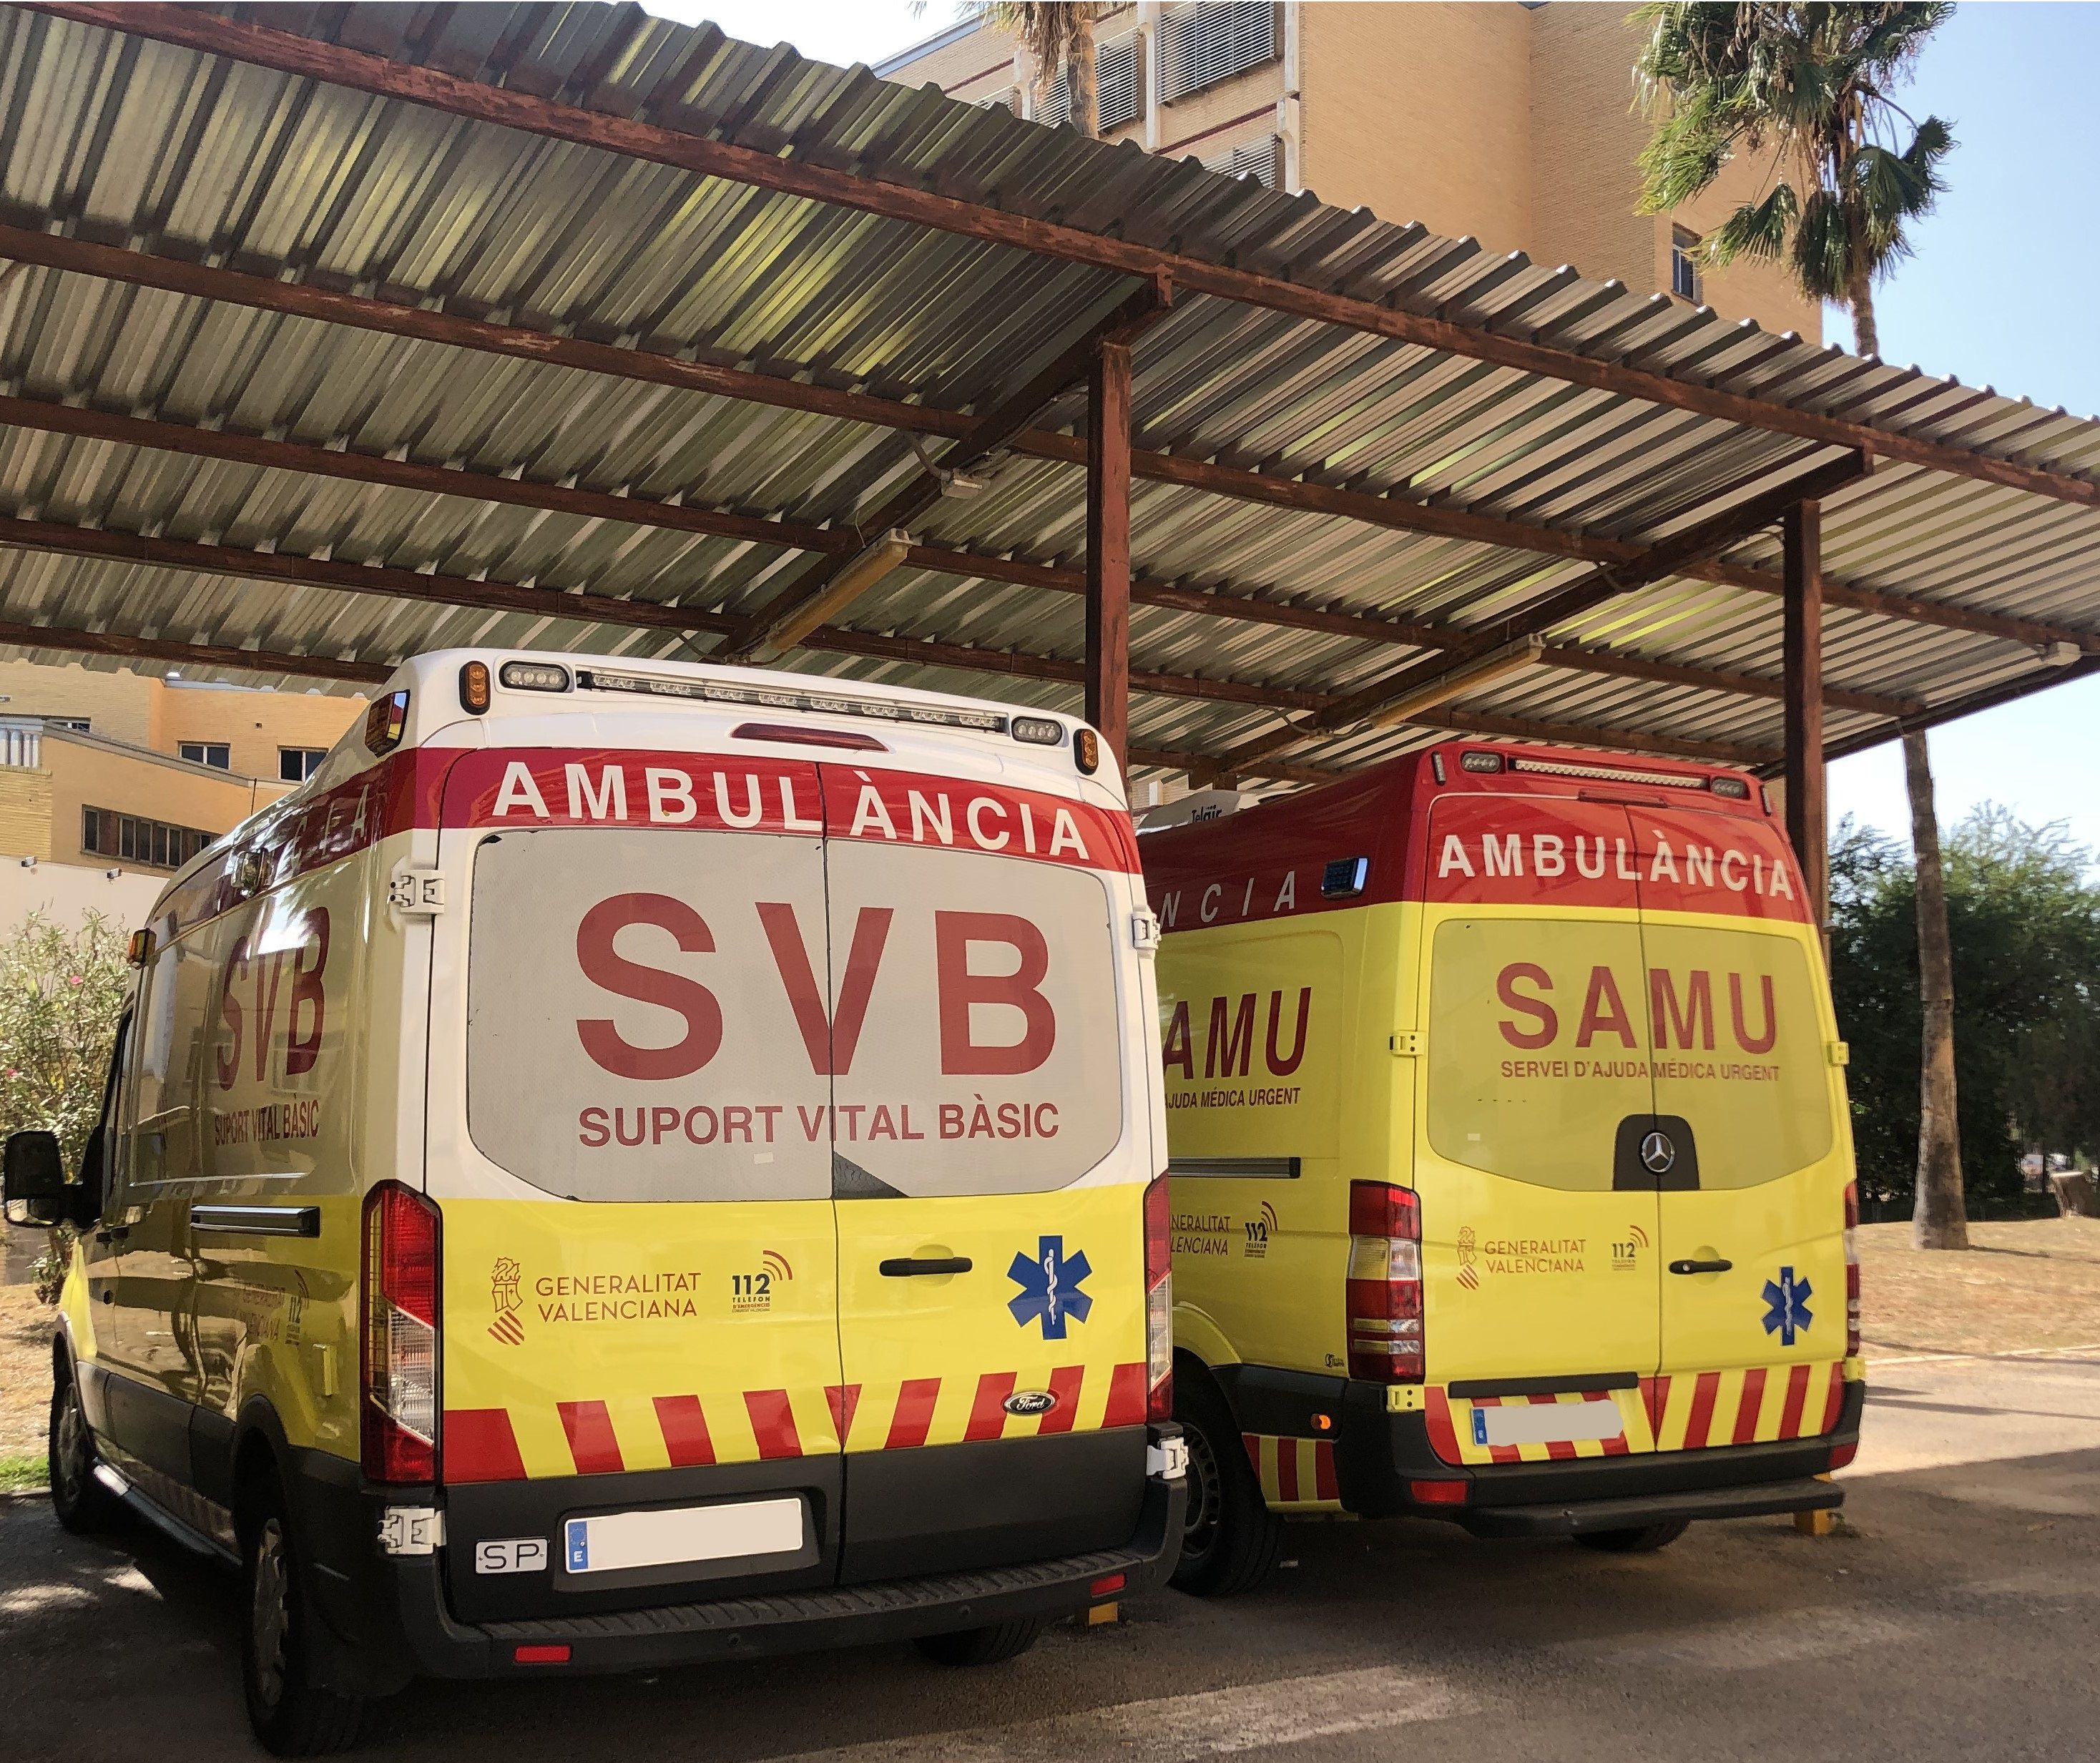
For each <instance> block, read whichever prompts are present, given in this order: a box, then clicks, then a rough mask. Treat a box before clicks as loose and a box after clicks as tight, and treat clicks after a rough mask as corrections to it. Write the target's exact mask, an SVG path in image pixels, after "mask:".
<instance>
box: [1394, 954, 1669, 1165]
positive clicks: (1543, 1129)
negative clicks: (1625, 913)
mask: <svg viewBox="0 0 2100 1763" xmlns="http://www.w3.org/2000/svg"><path fill="white" fill-rule="evenodd" d="M1642 979H1643V975H1642V969H1641V932H1640V927H1639V925H1638V924H1637V923H1630V922H1629V923H1608V922H1605V921H1603V920H1598V919H1536V918H1524V919H1489V918H1482V919H1449V920H1448V921H1446V922H1445V923H1443V924H1440V925H1439V926H1438V927H1437V928H1436V936H1435V938H1434V941H1433V942H1432V959H1431V967H1430V981H1429V1047H1428V1052H1429V1121H1428V1126H1429V1143H1430V1147H1431V1148H1432V1149H1433V1150H1434V1151H1435V1152H1436V1154H1437V1155H1438V1156H1439V1157H1446V1158H1448V1159H1449V1160H1450V1161H1452V1162H1454V1163H1463V1164H1466V1165H1467V1166H1469V1167H1471V1168H1473V1169H1478V1170H1487V1171H1488V1172H1489V1173H1490V1174H1492V1175H1507V1176H1512V1177H1514V1178H1515V1179H1517V1180H1519V1181H1526V1182H1532V1183H1537V1185H1538V1186H1541V1187H1544V1188H1575V1189H1587V1188H1610V1187H1611V1185H1612V1146H1613V1141H1614V1139H1616V1137H1617V1132H1618V1126H1619V1122H1621V1120H1623V1119H1625V1118H1626V1116H1628V1115H1629V1114H1646V1113H1649V1112H1650V1111H1651V1110H1652V1108H1653V1105H1654V1104H1653V1100H1652V1091H1651V1088H1650V1086H1649V1082H1648V999H1647V995H1646V991H1645V988H1644V987H1643V984H1642Z"/></svg>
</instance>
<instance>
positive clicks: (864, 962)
mask: <svg viewBox="0 0 2100 1763" xmlns="http://www.w3.org/2000/svg"><path fill="white" fill-rule="evenodd" d="M1156 941H1157V939H1156V932H1155V928H1154V919H1153V918H1152V916H1151V915H1150V913H1149V911H1148V910H1146V908H1145V896H1144V890H1143V885H1142V883H1141V880H1140V876H1139V874H1138V867H1137V857H1136V845H1135V840H1134V837H1133V835H1132V831H1131V826H1130V822H1129V820H1128V818H1127V814H1126V813H1125V809H1124V803H1123V785H1122V782H1121V780H1120V779H1119V778H1117V777H1116V776H1115V775H1114V766H1113V764H1112V763H1110V762H1105V761H1104V760H1102V758H1101V752H1100V747H1099V743H1098V741H1097V738H1096V734H1095V732H1094V731H1093V730H1092V729H1089V728H1087V727H1085V726H1083V725H1076V724H1074V723H1073V722H1072V721H1069V720H1067V719H1065V718H1063V717H1060V716H1042V715H1025V714H1017V713H1014V712H1011V711H1009V710H1008V709H1005V708H1003V707H999V706H998V705H995V704H990V703H977V702H974V701H971V700H968V699H956V698H950V697H942V696H937V695H934V694H928V693H924V692H911V691H903V690H890V689H888V688H877V687H866V688H863V687H858V686H846V685H840V686H837V687H833V686H831V685H827V684H824V683H822V682H819V681H810V680H807V679H803V678H799V677H792V676H786V675H768V674H764V673H759V672H747V671H739V670H735V669H728V668H708V667H701V666H692V665H681V664H677V663H668V662H655V661H651V662H643V661H633V662H629V661H624V660H621V661H614V660H607V659H603V658H588V657H582V656H567V655H514V654H502V653H458V652H455V653H446V654H437V655H426V656H422V657H421V658H419V659H415V660H412V661H411V662H408V663H406V664H404V667H403V668H401V669H400V670H399V672H398V673H396V674H395V677H394V678H393V679H392V681H390V683H389V684H388V685H386V687H385V688H384V689H383V690H381V691H380V692H379V694H378V695H377V699H375V700H374V702H373V705H372V707H371V712H370V715H369V716H368V719H367V720H366V721H364V723H363V724H362V725H360V727H358V728H357V729H354V730H353V731H352V732H351V734H349V735H347V736H346V737H345V738H344V740H343V741H342V743H341V744H340V745H338V746H337V747H336V748H335V749H334V751H333V752H331V753H330V754H329V756H328V758H327V760H326V761H325V762H324V765H322V766H321V768H320V770H319V771H318V772H317V773H316V774H315V776H314V777H313V778H311V779H310V780H309V781H308V782H307V783H306V784H305V785H304V786H303V787H302V788H300V789H299V790H298V791H294V792H293V794H291V795H290V796H288V797H286V798H285V800H282V801H280V802H279V803H277V804H274V805H272V806H271V807H270V808H267V809H264V810H263V811H262V813H259V814H258V815H256V816H255V817H254V818H252V819H251V820H249V822H246V823H245V824H244V825H243V826H240V828H238V829H236V831H234V832H232V834H230V835H227V837H226V838H225V839H223V840H221V841H219V842H218V844H214V846H212V847H210V848H209V849H208V850H206V851H205V853H203V855H202V856H201V857H199V858H197V859H196V861H194V862H192V863H191V864H190V865H188V867H186V868H185V869H183V870H182V871H181V872H180V873H179V875H176V876H175V878H174V880H173V881H172V882H171V883H170V885H169V887H168V888H167V889H166V891H165V893H164V894H163V895H162V896H161V899H160V901H159V903H158V904H157V906H156V907H155V908H154V910H153V913H152V918H151V920H150V923H149V928H148V929H147V930H146V931H144V932H142V933H140V936H139V938H138V939H137V940H136V943H135V960H136V961H137V963H138V971H137V976H136V982H135V989H134V993H133V996H132V998H131V1001H130V1004H129V1006H128V1007H127V1009H126V1013H125V1017H124V1021H123V1026H122V1029H121V1034H120V1036H119V1039H118V1042H117V1056H116V1060H115V1064H114V1067H113V1071H112V1073H111V1076H110V1080H109V1086H108V1100H107V1102H106V1104H105V1113H104V1120H103V1122H102V1125H101V1127H100V1129H99V1131H98V1132H97V1133H96V1135H95V1140H94V1143H93V1144H92V1146H91V1147H90V1151H89V1153H88V1155H87V1157H86V1169H85V1170H84V1171H83V1172H82V1179H80V1180H78V1181H77V1182H75V1181H66V1180H64V1179H63V1177H62V1175H61V1173H60V1170H58V1168H57V1154H56V1145H55V1141H54V1140H53V1139H51V1135H48V1134H26V1135H17V1136H16V1137H15V1139H11V1141H10V1142H9V1145H8V1148H7V1192H8V1197H9V1198H10V1200H11V1201H14V1202H16V1203H17V1204H16V1205H15V1207H14V1208H13V1209H12V1210H15V1211H20V1210H28V1211H29V1213H30V1214H32V1216H33V1217H34V1218H37V1219H44V1220H50V1219H60V1218H66V1219H73V1220H75V1221H77V1222H78V1223H79V1224H80V1225H81V1227H82V1237H81V1241H80V1243H79V1247H78V1251H77V1258H76V1260H75V1263H74V1265H73V1271H72V1274H71V1276H70V1278H69V1279H68V1282H67V1285H66V1287H65V1290H64V1298H63V1302H62V1307H61V1311H60V1320H59V1324H58V1328H57V1333H56V1338H55V1342H54V1349H55V1354H54V1369H55V1395H54V1400H53V1424H52V1428H51V1439H52V1443H51V1455H52V1465H51V1467H52V1476H51V1481H52V1496H53V1499H54V1501H55V1504H56V1505H57V1509H58V1514H59V1517H60V1519H61V1520H62V1521H63V1522H64V1523H66V1524H68V1526H70V1527H81V1526H83V1525H86V1524H90V1523H94V1522H95V1521H97V1520H98V1519H99V1518H104V1517H106V1516H108V1515H109V1514H110V1513H111V1511H112V1510H113V1508H114V1507H115V1506H116V1505H117V1504H118V1503H119V1502H121V1503H122V1504H125V1505H130V1506H131V1507H133V1508H135V1509H136V1510H137V1511H139V1513H141V1514H143V1515H144V1516H145V1517H147V1518H149V1519H151V1520H152V1522H154V1523H157V1524H159V1525H161V1527H164V1528H165V1529H167V1530H169V1531H170V1532H173V1533H174V1535H175V1536H178V1537H179V1538H181V1539H183V1540H186V1541H188V1542H190V1543H192V1544H193V1545H195V1546H196V1547H197V1548H199V1549H204V1550H207V1551H210V1552H214V1553H216V1554H222V1555H223V1556H225V1557H227V1558H229V1559H232V1560H237V1561H238V1562H240V1563H241V1565H242V1567H243V1570H244V1571H245V1574H246V1576H247V1584H248V1596H247V1598H246V1599H245V1602H244V1606H243V1608H244V1610H245V1611H247V1612H249V1622H248V1626H247V1634H246V1646H245V1672H246V1679H247V1695H248V1701H249V1709H250V1712H251V1715H252V1717H253V1719H254V1724H255V1726H256V1729H257V1731H258V1734H260V1735H261V1736H262V1739H263V1740H264V1742H265V1743H267V1744H268V1745H270V1746H271V1748H275V1749H277V1750H279V1751H280V1752H311V1751H314V1750H318V1749H326V1748H331V1747H333V1746H334V1745H337V1744H339V1743H346V1742H347V1741H348V1739H350V1737H351V1734H353V1732H354V1730H355V1725H356V1720H357V1717H358V1713H359V1711H360V1707H361V1705H362V1704H363V1703H364V1701H365V1699H368V1697H371V1696H373V1695H377V1694H382V1693H384V1692H386V1691H388V1690H392V1689H394V1688H395V1687H397V1686H399V1685H401V1684H403V1683H404V1682H405V1681H407V1680H408V1679H409V1678H410V1677H412V1676H414V1675H416V1674H419V1673H420V1674H427V1675H430V1676H435V1677H501V1676H508V1675H522V1674H528V1673H529V1674H535V1675H545V1674H558V1673H567V1672H599V1671H620V1670H627V1669H632V1668H656V1667H659V1666H662V1665H665V1664H673V1663H676V1662H679V1661H682V1660H688V1659H712V1658H719V1657H723V1656H739V1657H740V1656H743V1655H749V1654H752V1653H758V1652H764V1651H770V1650H774V1649H783V1648H787V1647H796V1646H812V1645H819V1644H830V1643H835V1642H859V1641H870V1640H876V1639H881V1638H885V1637H911V1638H914V1639H915V1640H917V1641H918V1642H920V1645H921V1646H922V1647H923V1648H924V1650H925V1651H928V1652H929V1654H931V1655H933V1656H934V1657H936V1658H937V1659H944V1660H948V1661H953V1662H958V1663H984V1662H989V1661H990V1660H993V1659H999V1658H1003V1657H1006V1656H1008V1655H1011V1654H1012V1653H1014V1652H1017V1651H1020V1649H1021V1647H1023V1646H1026V1644H1027V1643H1028V1642H1029V1641H1030V1639H1032V1638H1033V1637H1034V1635H1035V1632H1036V1629H1038V1628H1039V1625H1040V1624H1042V1623H1043V1621H1044V1620H1047V1619H1049V1618H1052V1617H1057V1616H1060V1615H1066V1614H1069V1613H1072V1612H1074V1611H1083V1610H1086V1609H1087V1608H1089V1607H1092V1605H1093V1604H1095V1603H1097V1602H1105V1601H1108V1600H1112V1599H1114V1598H1118V1597H1121V1596H1124V1595H1127V1594H1128V1593H1133V1592H1136V1591H1138V1590H1140V1589H1143V1588H1144V1587H1145V1586H1146V1585H1148V1584H1152V1583H1154V1582H1155V1581H1156V1580H1158V1579H1159V1577H1160V1576H1162V1574H1163V1573H1164V1571H1167V1568H1168V1567H1171V1559H1172V1556H1173V1554H1174V1551H1175V1549H1176V1547H1177V1546H1178V1544H1179V1541H1180V1532H1181V1514H1180V1502H1181V1497H1182V1483H1181V1480H1180V1474H1181V1467H1182V1461H1183V1459H1182V1453H1181V1450H1180V1441H1179V1438H1178V1430H1177V1429H1176V1427H1175V1426H1174V1425H1173V1423H1172V1421H1171V1395H1170V1394H1169V1389H1170V1385H1169V1377H1168V1373H1169V1370H1170V1367H1171V1358H1170V1352H1169V1346H1168V1335H1167V1329H1168V1324H1169V1320H1170V1305H1171V1300H1170V1296H1169V1293H1170V1287H1169V1284H1168V1275H1167V1247H1166V1244H1167V1237H1166V1213H1165V1202H1166V1188H1165V1185H1164V1183H1163V1181H1162V1180H1161V1179H1158V1178H1159V1176H1160V1174H1161V1171H1162V1170H1163V1169H1164V1167H1165V1164H1166V1144H1165V1124H1164V1118H1163V1115H1162V1107H1161V1085H1160V1082H1159V1078H1158V1060H1157V1056H1156V1053H1155V1051H1154V1038H1153V1037H1154V1028H1153V1024H1154V1011H1155V999H1154V978H1153V963H1154V949H1155V948H1156Z"/></svg>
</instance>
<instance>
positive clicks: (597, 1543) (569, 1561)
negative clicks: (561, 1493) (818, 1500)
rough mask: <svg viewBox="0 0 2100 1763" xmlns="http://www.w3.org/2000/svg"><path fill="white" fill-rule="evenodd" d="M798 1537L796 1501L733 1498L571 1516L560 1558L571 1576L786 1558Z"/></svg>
mask: <svg viewBox="0 0 2100 1763" xmlns="http://www.w3.org/2000/svg"><path fill="white" fill-rule="evenodd" d="M803 1537H804V1521H803V1516H802V1502H801V1501H800V1500H792V1499H791V1500H739V1501H730V1502H729V1503H727V1504H725V1505H711V1506H680V1507H676V1508H674V1509H673V1510H668V1511H655V1512H601V1513H599V1514H597V1515H596V1516H595V1517H593V1518H571V1519H569V1520H567V1522H566V1523H564V1524H563V1525H562V1562H563V1564H564V1565H565V1566H566V1567H567V1568H568V1571H570V1572H571V1573H616V1572H618V1571H621V1570H622V1569H624V1568H629V1567H677V1566H679V1565H681V1564H682V1563H684V1562H695V1561H728V1560H735V1559H739V1558H742V1557H744V1556H747V1555H792V1554H794V1553H795V1552H796V1550H798V1549H801V1547H802V1544H803Z"/></svg>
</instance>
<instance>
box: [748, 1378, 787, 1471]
mask: <svg viewBox="0 0 2100 1763" xmlns="http://www.w3.org/2000/svg"><path fill="white" fill-rule="evenodd" d="M743 1407H744V1412H745V1413H748V1414H749V1415H750V1416H751V1430H752V1433H753V1434H754V1435H757V1439H758V1454H759V1456H760V1457H761V1458H770V1457H800V1456H801V1454H802V1439H801V1434H799V1433H797V1432H796V1430H795V1409H794V1406H793V1404H791V1403H790V1402H789V1401H788V1399H787V1391H785V1390H747V1391H744V1392H743Z"/></svg>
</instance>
